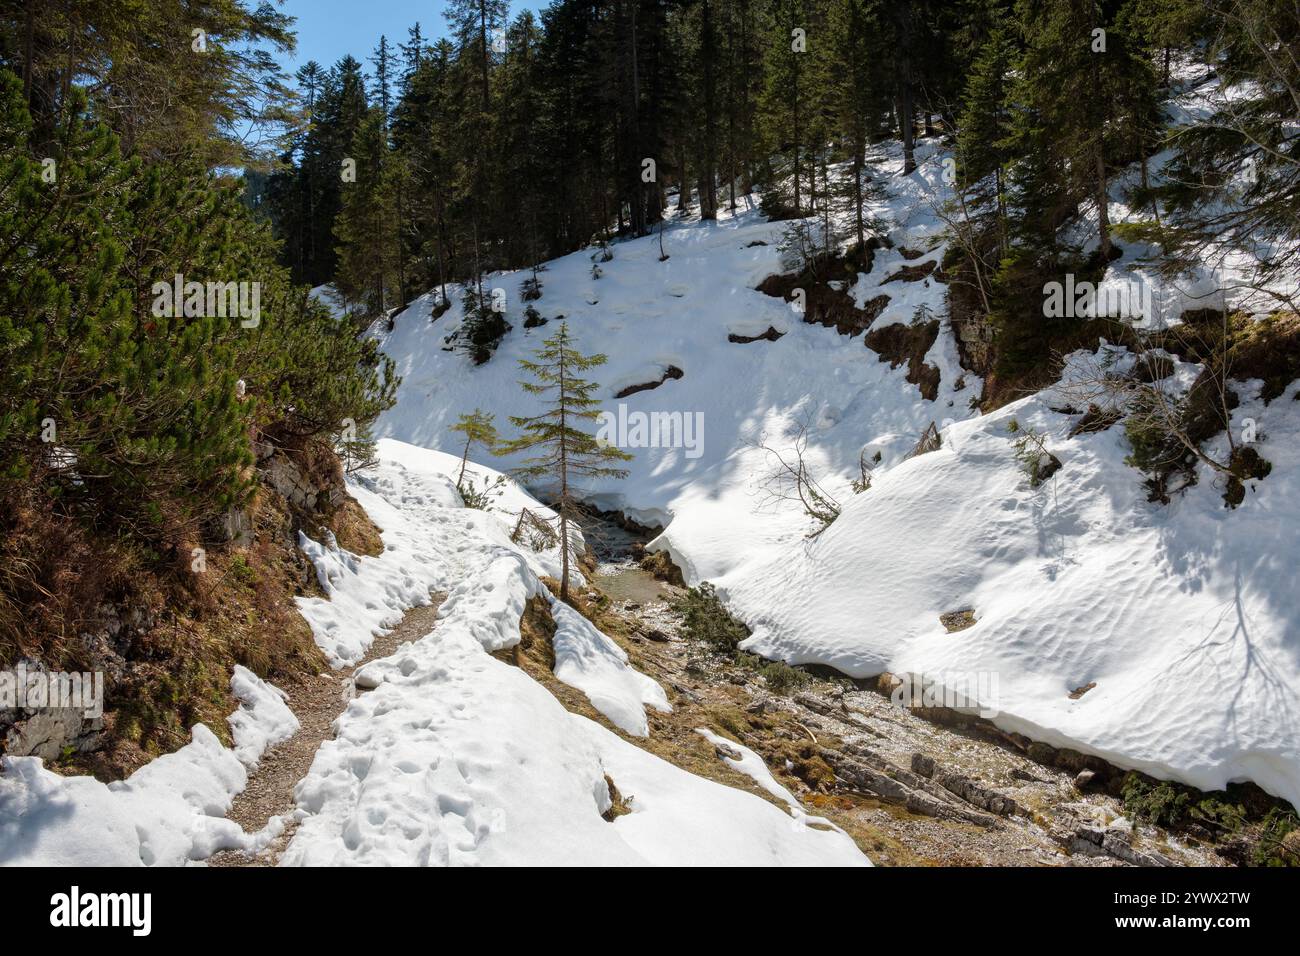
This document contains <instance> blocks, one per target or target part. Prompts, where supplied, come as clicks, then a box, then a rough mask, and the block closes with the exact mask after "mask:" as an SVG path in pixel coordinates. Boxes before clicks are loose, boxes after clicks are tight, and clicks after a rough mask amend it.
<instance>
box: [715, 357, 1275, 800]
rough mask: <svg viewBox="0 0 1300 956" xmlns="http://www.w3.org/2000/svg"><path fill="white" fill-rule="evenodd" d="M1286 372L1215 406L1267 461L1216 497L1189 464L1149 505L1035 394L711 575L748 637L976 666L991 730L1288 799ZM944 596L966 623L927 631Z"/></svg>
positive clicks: (1109, 446) (840, 652)
mask: <svg viewBox="0 0 1300 956" xmlns="http://www.w3.org/2000/svg"><path fill="white" fill-rule="evenodd" d="M1077 358H1079V356H1076V359H1077ZM1296 387H1297V386H1296V385H1294V384H1293V385H1292V386H1291V388H1290V389H1289V390H1288V393H1287V394H1286V395H1284V396H1282V397H1280V398H1278V399H1276V400H1275V401H1274V402H1272V403H1271V404H1270V405H1269V406H1267V407H1265V406H1264V405H1263V404H1262V402H1259V401H1244V402H1243V403H1242V405H1241V406H1240V407H1239V408H1238V409H1237V410H1236V412H1235V414H1234V421H1233V428H1234V429H1235V430H1237V432H1238V433H1240V431H1241V430H1242V428H1243V427H1244V420H1245V419H1246V418H1254V419H1255V420H1256V421H1257V422H1258V428H1259V430H1260V432H1261V433H1263V434H1265V435H1267V436H1268V439H1267V441H1266V442H1265V443H1264V444H1263V445H1262V446H1261V448H1260V450H1261V453H1262V454H1264V455H1265V457H1267V458H1268V459H1269V460H1270V461H1272V462H1273V473H1272V474H1271V475H1270V476H1269V477H1268V478H1267V479H1266V480H1264V481H1260V482H1251V483H1250V486H1249V491H1248V494H1247V497H1246V501H1245V503H1244V504H1243V505H1242V506H1241V507H1239V508H1237V509H1236V510H1229V509H1226V508H1225V507H1224V504H1223V501H1222V487H1221V486H1219V487H1216V484H1217V483H1216V482H1215V480H1214V478H1213V475H1212V474H1211V473H1209V472H1208V470H1206V469H1205V468H1204V467H1203V468H1202V471H1201V473H1200V476H1199V477H1200V480H1199V482H1198V483H1197V485H1196V486H1195V487H1193V488H1191V489H1189V490H1188V491H1187V492H1186V493H1185V494H1184V495H1182V496H1181V497H1177V498H1175V499H1174V500H1173V501H1172V503H1171V504H1170V505H1168V506H1163V505H1159V504H1153V503H1149V502H1148V501H1147V500H1146V495H1145V490H1144V488H1143V487H1142V485H1141V483H1140V476H1139V475H1138V473H1137V472H1136V471H1135V470H1134V469H1133V468H1131V467H1130V466H1128V465H1127V464H1125V462H1124V458H1125V456H1126V454H1127V453H1128V447H1127V444H1126V442H1125V440H1124V438H1123V432H1122V429H1120V428H1118V427H1116V428H1112V429H1109V430H1107V431H1104V432H1100V433H1093V434H1081V435H1078V436H1076V437H1074V438H1070V437H1069V436H1068V431H1069V428H1070V426H1071V424H1072V423H1073V421H1075V420H1076V418H1077V416H1067V415H1063V414H1059V413H1057V412H1054V411H1052V408H1051V406H1052V405H1053V404H1057V403H1054V402H1053V401H1052V396H1051V394H1050V393H1048V394H1040V395H1037V396H1033V397H1030V398H1026V399H1023V400H1021V401H1018V402H1015V403H1013V404H1011V405H1008V406H1006V407H1005V408H1003V409H1000V410H999V411H997V412H995V413H992V414H990V415H988V416H985V417H983V418H981V419H978V420H975V421H971V422H962V423H958V424H955V425H952V426H950V427H949V429H948V430H947V431H946V432H945V435H944V438H945V441H944V447H943V448H942V449H940V450H939V451H936V452H933V453H930V454H927V455H923V456H920V457H917V458H914V459H911V460H909V461H906V462H904V463H902V464H899V465H897V466H895V467H893V468H890V469H887V470H884V471H883V473H878V474H877V476H876V479H875V482H874V483H873V485H872V487H871V489H870V490H869V491H867V492H866V493H865V494H862V495H859V496H856V497H854V498H853V499H852V500H851V501H850V502H849V504H848V505H847V507H846V508H845V510H844V513H843V514H842V515H841V517H840V519H839V520H838V521H837V522H835V524H833V525H832V526H831V527H830V528H829V529H828V530H827V531H826V533H825V534H823V535H821V536H820V537H819V538H818V539H817V540H816V541H815V542H812V543H811V544H807V545H800V546H795V547H790V548H788V549H787V550H786V551H785V552H783V553H781V554H777V555H772V556H769V557H768V558H767V559H765V560H762V561H758V562H754V563H753V564H751V565H749V566H748V567H746V568H745V569H744V573H737V574H732V575H729V576H726V577H724V578H722V579H721V580H720V582H719V585H720V587H723V588H725V590H726V594H727V596H728V598H729V599H730V600H731V601H732V602H733V605H734V606H735V607H736V608H737V609H738V610H739V611H740V613H741V615H742V617H744V618H745V619H746V620H747V621H748V622H749V623H750V624H751V625H752V626H753V628H754V633H753V635H752V636H751V637H750V639H749V640H748V641H747V642H746V643H745V644H744V646H745V648H746V649H748V650H751V651H754V652H757V653H760V654H764V655H766V656H771V657H778V658H782V659H785V660H788V661H792V662H805V661H817V662H820V663H827V664H831V665H833V666H835V667H838V668H839V669H841V670H843V671H844V672H846V673H848V674H851V675H855V676H865V675H869V674H875V673H879V672H881V671H891V672H894V673H903V674H906V673H912V674H925V675H933V676H938V677H940V678H941V680H940V682H941V683H951V681H950V680H945V679H943V675H955V676H959V677H964V678H968V679H972V678H974V677H979V678H981V681H980V682H979V684H980V686H984V687H986V688H991V689H992V691H993V692H994V693H995V695H996V699H994V700H980V704H981V705H982V706H983V707H985V708H990V709H993V710H994V711H996V712H998V716H997V717H996V719H995V722H996V723H997V724H998V725H999V726H1001V727H1003V728H1004V729H1006V730H1010V731H1018V732H1021V733H1024V734H1026V735H1028V736H1029V737H1031V738H1034V739H1036V740H1042V741H1045V742H1047V743H1051V744H1054V745H1056V746H1070V747H1074V748H1076V749H1079V750H1082V751H1085V752H1088V753H1094V754H1097V755H1099V756H1102V757H1105V758H1107V759H1109V760H1112V761H1114V762H1115V763H1118V764H1120V765H1123V766H1129V767H1136V768H1138V769H1142V770H1145V771H1148V772H1150V773H1152V774H1153V775H1155V776H1158V777H1166V778H1167V777H1173V778H1175V779H1179V780H1182V781H1184V782H1187V783H1190V784H1192V785H1194V786H1197V787H1200V788H1202V789H1217V788H1221V787H1223V786H1224V785H1225V784H1227V783H1228V782H1229V781H1233V780H1242V779H1250V780H1254V781H1255V782H1257V783H1258V784H1260V785H1261V786H1262V787H1264V788H1265V789H1267V790H1269V791H1270V792H1273V793H1276V794H1279V795H1281V796H1284V797H1287V798H1288V799H1290V800H1292V801H1293V802H1295V801H1300V737H1298V736H1297V734H1296V728H1297V727H1300V700H1298V699H1297V691H1298V689H1300V658H1298V655H1297V646H1296V640H1297V635H1298V634H1300V612H1298V611H1297V608H1296V605H1295V604H1294V602H1292V601H1290V600H1289V597H1287V596H1289V595H1291V594H1294V593H1295V591H1296V588H1297V585H1298V584H1300V579H1298V576H1297V571H1296V564H1295V561H1294V558H1293V557H1291V558H1288V557H1287V555H1294V552H1295V543H1294V534H1293V530H1294V528H1295V527H1296V526H1297V521H1298V520H1300V506H1298V505H1297V503H1296V502H1297V494H1298V493H1300V482H1298V481H1297V477H1296V467H1297V465H1300V442H1297V438H1300V435H1298V434H1297V432H1298V431H1300V419H1298V417H1297V415H1296V414H1295V411H1294V404H1293V403H1292V402H1291V398H1292V395H1293V394H1294V392H1295V391H1296ZM1013 418H1014V419H1015V420H1016V421H1017V422H1018V423H1019V424H1020V425H1021V426H1022V427H1026V428H1030V429H1033V430H1034V431H1035V432H1039V433H1044V434H1046V435H1047V436H1048V448H1049V449H1050V450H1051V452H1052V453H1053V454H1055V455H1056V456H1057V457H1058V458H1059V459H1060V460H1061V462H1062V463H1063V465H1062V468H1061V470H1060V471H1059V472H1058V473H1057V474H1056V475H1055V477H1054V478H1052V479H1051V480H1049V481H1048V482H1047V483H1046V484H1045V485H1044V486H1042V487H1040V488H1038V489H1032V488H1030V487H1029V483H1028V480H1027V478H1026V476H1025V475H1024V473H1023V471H1022V470H1021V469H1020V467H1019V465H1018V464H1017V462H1016V461H1015V458H1014V449H1013V447H1012V442H1013V439H1014V436H1013V435H1012V434H1011V433H1010V432H1009V431H1008V429H1007V424H1008V422H1009V421H1011V420H1012V419H1013ZM772 594H780V595H781V596H782V600H780V601H779V602H774V601H772V600H771V595H772ZM964 608H971V609H973V610H974V613H975V617H976V618H977V620H978V623H977V624H976V625H975V626H973V627H971V628H969V629H967V630H963V631H960V632H959V633H956V634H949V633H947V631H946V629H945V628H944V627H943V626H942V625H941V624H940V621H939V615H940V614H942V613H944V612H947V611H953V610H959V609H964ZM1091 682H1096V687H1095V688H1094V689H1092V690H1089V691H1088V692H1087V693H1085V694H1084V695H1083V696H1081V697H1080V698H1078V699H1071V698H1070V696H1069V695H1070V692H1071V691H1073V690H1075V689H1076V688H1079V687H1083V686H1085V685H1087V684H1089V683H1091ZM969 683H976V682H975V681H974V680H973V679H972V680H970V681H969Z"/></svg>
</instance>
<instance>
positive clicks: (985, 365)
mask: <svg viewBox="0 0 1300 956" xmlns="http://www.w3.org/2000/svg"><path fill="white" fill-rule="evenodd" d="M948 316H949V321H950V324H951V326H952V332H953V336H954V337H955V338H956V339H957V351H958V353H959V354H960V356H961V364H962V367H963V368H967V369H970V370H971V371H972V372H974V373H975V374H977V375H981V376H984V377H987V376H988V375H989V373H990V372H991V371H992V370H993V358H994V354H993V343H994V338H995V332H994V328H993V323H992V322H991V321H990V320H989V317H988V315H987V314H986V313H985V312H984V309H983V306H982V304H981V303H980V300H979V296H978V294H977V293H976V292H975V290H974V288H972V287H971V286H969V285H968V284H967V283H964V282H954V283H952V284H951V285H949V286H948Z"/></svg>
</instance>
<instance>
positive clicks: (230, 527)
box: [220, 508, 253, 548]
mask: <svg viewBox="0 0 1300 956" xmlns="http://www.w3.org/2000/svg"><path fill="white" fill-rule="evenodd" d="M220 525H221V537H222V539H223V540H225V541H229V542H230V543H231V545H232V546H234V547H236V548H248V547H251V546H252V544H253V522H252V519H250V518H249V517H248V512H247V511H245V510H244V509H243V508H231V509H230V510H228V511H227V512H226V513H225V514H223V515H222V516H221V520H220Z"/></svg>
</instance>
